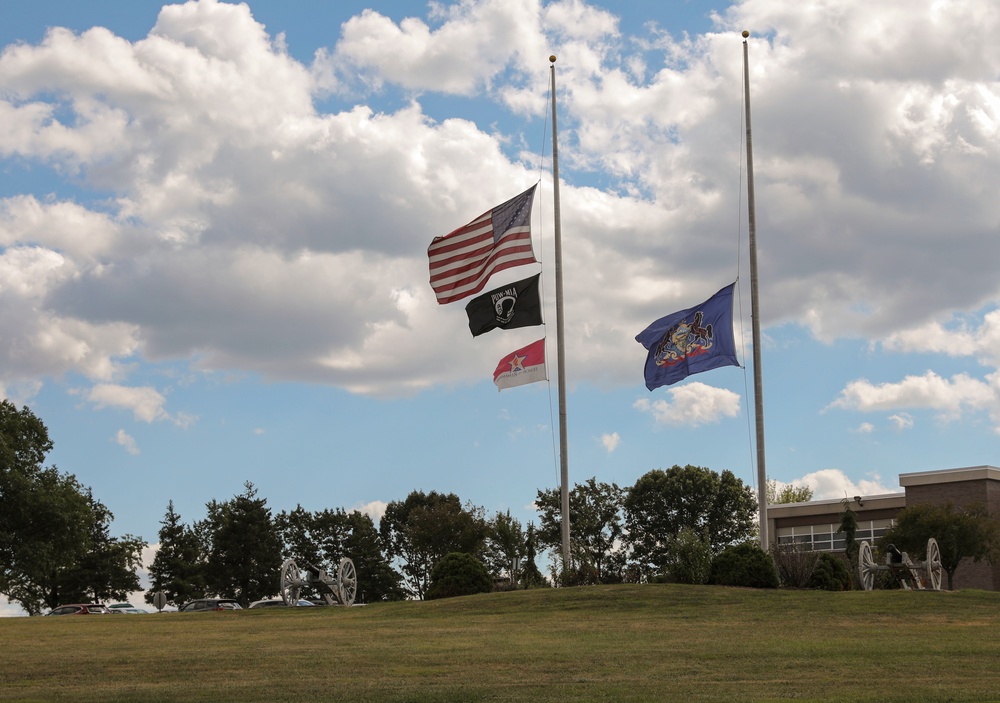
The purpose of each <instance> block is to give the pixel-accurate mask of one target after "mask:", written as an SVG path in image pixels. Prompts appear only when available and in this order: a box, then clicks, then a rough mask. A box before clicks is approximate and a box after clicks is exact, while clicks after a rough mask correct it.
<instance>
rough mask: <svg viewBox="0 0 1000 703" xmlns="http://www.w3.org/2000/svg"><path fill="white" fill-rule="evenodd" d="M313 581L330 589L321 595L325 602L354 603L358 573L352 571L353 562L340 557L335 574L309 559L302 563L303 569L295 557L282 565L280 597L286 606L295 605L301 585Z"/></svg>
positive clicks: (312, 582) (307, 584) (309, 583)
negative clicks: (327, 571) (303, 564)
mask: <svg viewBox="0 0 1000 703" xmlns="http://www.w3.org/2000/svg"><path fill="white" fill-rule="evenodd" d="M315 584H323V585H324V586H326V587H327V588H328V589H329V590H330V593H326V592H322V593H321V594H320V595H321V596H322V597H323V600H324V601H326V604H327V605H334V601H335V599H336V603H339V604H340V605H353V604H354V598H355V596H357V594H358V574H357V572H356V571H355V570H354V562H353V561H351V560H350V559H348V558H347V557H344V558H343V559H341V560H340V566H339V567H338V568H337V573H336V574H328V573H326V571H324V570H323V569H321V568H319V567H317V566H313V565H312V564H310V563H309V562H305V568H304V569H301V570H300V569H299V567H298V565H297V564H296V563H295V560H294V559H285V561H284V563H283V564H282V565H281V585H280V593H281V599H282V600H283V601H285V605H289V606H296V605H298V604H299V596H301V595H302V588H303V586H312V585H315ZM331 593H332V594H333V595H332V596H331V595H330V594H331Z"/></svg>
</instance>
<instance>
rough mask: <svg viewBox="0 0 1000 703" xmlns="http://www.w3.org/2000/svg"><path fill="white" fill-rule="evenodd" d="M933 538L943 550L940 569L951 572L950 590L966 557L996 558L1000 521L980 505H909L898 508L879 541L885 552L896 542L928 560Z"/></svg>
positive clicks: (949, 573) (918, 556) (917, 557)
mask: <svg viewBox="0 0 1000 703" xmlns="http://www.w3.org/2000/svg"><path fill="white" fill-rule="evenodd" d="M931 537H933V538H934V539H935V540H936V541H937V543H938V547H939V548H940V549H941V568H942V569H943V570H944V572H945V573H946V574H948V590H949V591H950V590H952V588H953V585H954V577H955V572H956V571H957V570H958V567H959V565H960V564H961V562H962V560H963V559H972V561H973V562H979V561H982V560H983V559H993V558H995V557H996V556H997V555H998V551H1000V523H998V522H997V519H996V518H994V517H992V516H991V515H990V514H989V513H988V512H987V511H986V508H985V507H984V506H983V505H981V504H971V505H965V506H962V507H957V506H955V505H954V504H953V503H951V502H948V503H945V504H943V505H932V504H929V503H923V504H919V503H918V504H917V505H911V506H907V507H906V508H904V509H903V510H900V511H899V513H898V514H897V515H896V522H895V524H894V525H893V526H892V527H891V528H889V529H888V530H886V532H885V534H884V535H882V537H880V538H879V540H878V542H879V546H880V548H881V550H883V551H884V550H885V549H886V547H887V546H888V545H889V544H894V545H896V547H897V548H898V549H900V550H902V551H904V552H907V553H909V554H911V555H913V558H914V559H925V558H926V552H927V542H928V540H929V539H930V538H931Z"/></svg>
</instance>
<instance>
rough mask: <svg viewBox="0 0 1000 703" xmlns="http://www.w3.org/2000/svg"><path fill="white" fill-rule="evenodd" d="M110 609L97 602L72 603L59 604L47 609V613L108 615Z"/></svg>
mask: <svg viewBox="0 0 1000 703" xmlns="http://www.w3.org/2000/svg"><path fill="white" fill-rule="evenodd" d="M110 613H111V611H110V610H108V609H107V608H105V607H104V606H103V605H101V604H99V603H73V604H71V605H60V606H59V607H58V608H53V609H52V610H51V611H49V613H48V614H49V615H109V614H110Z"/></svg>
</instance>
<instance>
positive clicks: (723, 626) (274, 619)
mask: <svg viewBox="0 0 1000 703" xmlns="http://www.w3.org/2000/svg"><path fill="white" fill-rule="evenodd" d="M0 647H2V651H0V701H136V702H146V701H213V702H214V701H239V702H242V703H249V702H253V701H267V702H268V703H278V702H279V701H280V702H282V703H287V702H292V701H294V702H296V703H298V702H305V701H341V700H343V701H415V702H416V701H605V702H608V701H684V702H690V701H777V700H799V701H866V702H867V701H907V702H912V701H991V700H992V701H1000V673H998V670H1000V593H993V592H983V591H963V592H958V593H930V592H903V591H874V592H867V593H866V592H850V593H827V592H814V591H757V590H745V589H729V588H719V587H708V586H705V587H701V586H679V585H641V586H635V585H629V586H600V587H584V588H566V589H558V590H537V591H518V592H511V593H494V594H490V595H484V596H474V597H468V598H454V599H448V600H442V601H432V602H404V603H386V604H376V605H369V606H366V607H355V608H337V607H331V608H295V609H270V610H248V611H242V612H228V613H206V614H198V615H194V614H179V613H163V614H155V615H133V616H95V617H90V616H88V617H72V616H70V617H62V618H11V619H4V620H0Z"/></svg>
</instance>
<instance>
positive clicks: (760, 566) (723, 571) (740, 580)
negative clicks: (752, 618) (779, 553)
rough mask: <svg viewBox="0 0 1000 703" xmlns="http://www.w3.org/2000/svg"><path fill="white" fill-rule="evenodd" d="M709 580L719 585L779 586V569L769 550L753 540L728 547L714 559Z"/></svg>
mask: <svg viewBox="0 0 1000 703" xmlns="http://www.w3.org/2000/svg"><path fill="white" fill-rule="evenodd" d="M708 582H709V583H712V584H715V585H717V586H745V587H748V588H777V587H778V571H777V569H775V568H774V561H773V560H772V559H771V557H770V556H769V555H768V553H767V552H765V551H764V550H763V549H761V548H760V547H759V546H758V545H756V544H754V543H753V542H744V543H743V544H737V545H736V546H733V547H726V549H725V550H723V551H722V552H721V553H719V554H718V555H717V556H716V557H715V559H713V560H712V574H711V577H710V578H709V581H708Z"/></svg>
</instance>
